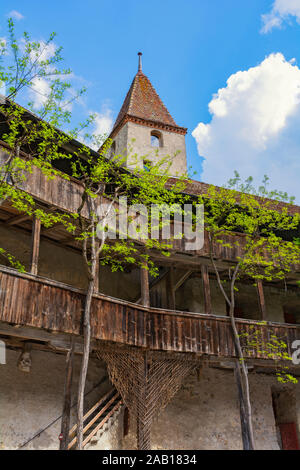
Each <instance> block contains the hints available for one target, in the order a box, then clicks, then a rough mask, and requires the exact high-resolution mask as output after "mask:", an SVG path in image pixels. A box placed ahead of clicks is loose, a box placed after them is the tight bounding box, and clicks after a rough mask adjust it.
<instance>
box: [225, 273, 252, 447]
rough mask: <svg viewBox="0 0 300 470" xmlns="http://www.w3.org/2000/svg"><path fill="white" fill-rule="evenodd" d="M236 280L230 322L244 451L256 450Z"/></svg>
mask: <svg viewBox="0 0 300 470" xmlns="http://www.w3.org/2000/svg"><path fill="white" fill-rule="evenodd" d="M234 305H235V304H234V280H233V283H232V288H231V304H230V310H229V315H230V322H231V330H232V335H233V340H234V346H235V351H236V355H237V357H238V359H237V362H236V368H235V377H236V382H237V388H238V394H239V401H240V414H241V426H242V439H243V447H244V450H254V434H253V425H252V409H251V402H250V389H249V380H248V370H247V367H246V365H245V361H244V355H243V351H242V347H241V343H240V338H239V335H238V331H237V328H236V324H235V318H234Z"/></svg>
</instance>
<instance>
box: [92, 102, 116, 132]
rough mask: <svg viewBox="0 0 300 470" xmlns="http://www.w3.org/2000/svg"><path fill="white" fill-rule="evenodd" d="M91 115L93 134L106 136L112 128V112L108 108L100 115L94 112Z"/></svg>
mask: <svg viewBox="0 0 300 470" xmlns="http://www.w3.org/2000/svg"><path fill="white" fill-rule="evenodd" d="M92 114H94V115H95V121H94V134H95V135H99V136H103V135H106V136H107V135H108V134H109V133H110V131H111V130H112V126H113V118H112V111H111V110H110V109H109V108H105V109H104V110H103V111H102V112H101V113H98V112H94V113H92Z"/></svg>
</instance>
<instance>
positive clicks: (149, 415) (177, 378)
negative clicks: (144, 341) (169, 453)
mask: <svg viewBox="0 0 300 470" xmlns="http://www.w3.org/2000/svg"><path fill="white" fill-rule="evenodd" d="M98 355H99V357H101V359H103V360H104V361H105V362H106V364H107V369H108V374H109V377H110V380H111V382H112V383H113V384H114V385H115V387H116V389H117V390H118V391H119V393H120V394H121V396H122V398H123V400H124V403H125V404H126V406H127V407H128V409H129V411H130V414H131V415H132V416H134V417H135V418H136V419H137V440H138V448H139V449H142V450H149V449H150V448H151V446H150V430H151V424H152V421H153V418H154V417H155V416H157V415H158V414H159V413H160V412H161V411H162V410H163V409H164V408H165V406H166V405H167V404H168V403H169V402H170V400H171V399H172V397H173V396H174V395H175V393H176V392H177V391H178V389H179V388H180V386H181V384H182V381H183V380H184V378H185V377H186V376H187V375H188V374H189V373H190V372H191V371H192V370H193V369H194V368H195V367H196V363H195V362H194V361H190V360H189V361H187V360H184V359H178V358H172V356H171V355H169V354H165V355H162V354H161V355H159V356H157V355H155V354H151V352H146V351H143V350H134V349H124V348H118V347H117V346H105V348H104V349H103V350H101V351H98Z"/></svg>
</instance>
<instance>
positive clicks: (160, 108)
mask: <svg viewBox="0 0 300 470" xmlns="http://www.w3.org/2000/svg"><path fill="white" fill-rule="evenodd" d="M138 55H139V67H138V72H137V74H136V75H135V77H134V79H133V81H132V83H131V86H130V88H129V91H128V93H127V95H126V98H125V100H124V103H123V105H122V108H121V110H120V112H119V114H118V117H117V119H116V122H115V124H114V127H113V131H112V134H114V132H115V131H116V130H117V128H119V127H121V126H122V125H123V124H125V122H127V121H134V122H137V123H139V124H142V125H148V126H151V127H160V128H167V130H170V131H173V132H178V133H182V134H186V131H187V129H185V128H184V127H179V126H177V124H176V122H175V121H174V119H173V118H172V116H171V114H170V113H169V111H168V110H167V108H166V106H165V105H164V103H163V102H162V100H161V99H160V97H159V96H158V94H157V93H156V91H155V89H154V87H153V86H152V84H151V82H150V80H149V78H148V77H146V75H144V73H143V72H142V64H141V55H142V53H141V52H139V54H138Z"/></svg>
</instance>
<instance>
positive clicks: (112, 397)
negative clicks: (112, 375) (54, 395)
mask: <svg viewBox="0 0 300 470" xmlns="http://www.w3.org/2000/svg"><path fill="white" fill-rule="evenodd" d="M120 406H122V399H121V397H120V394H119V393H118V392H117V391H116V392H115V391H114V390H110V391H109V392H108V393H106V394H105V395H104V396H103V397H102V398H101V399H100V400H99V401H98V402H97V403H96V404H95V405H94V406H92V408H91V409H90V410H89V411H88V412H87V413H86V414H85V415H84V416H83V423H86V424H85V426H84V428H83V436H84V439H83V446H86V444H87V443H88V442H90V440H91V439H92V437H93V436H95V434H97V432H98V431H99V430H100V429H101V428H102V427H103V426H104V425H105V424H106V423H107V421H108V420H109V419H110V418H111V417H112V416H113V415H114V413H116V411H117V410H118V409H119V408H120ZM97 410H99V411H97ZM88 418H90V419H88ZM92 426H93V427H92ZM91 428H92V429H91ZM76 431H77V424H75V425H74V426H73V427H72V429H71V430H70V433H69V438H70V439H71V441H70V443H69V444H68V450H70V449H72V448H73V447H74V446H75V445H76V442H77V437H74V436H75V434H76ZM88 431H90V432H89V434H87V433H88Z"/></svg>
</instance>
